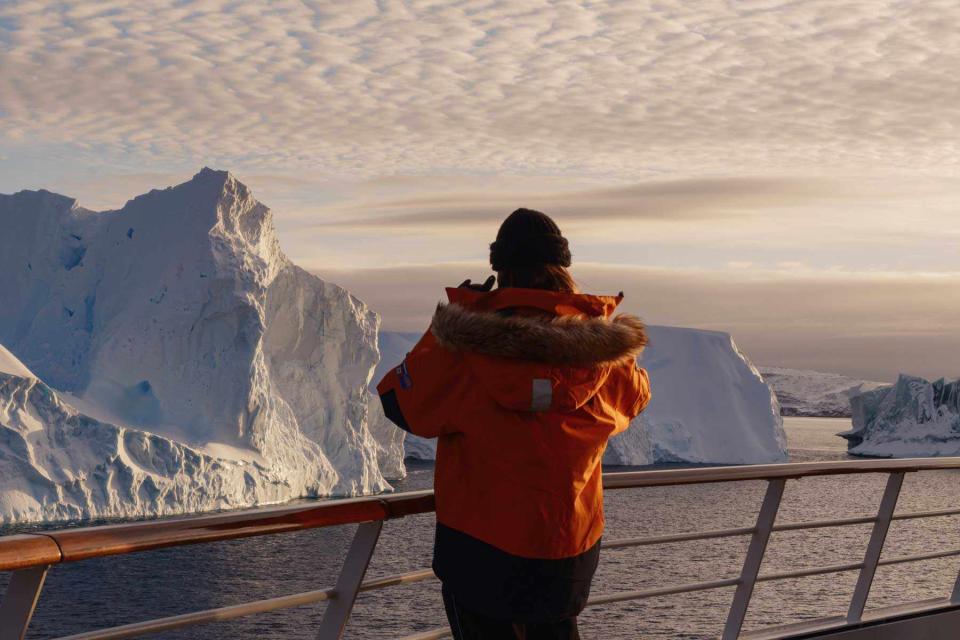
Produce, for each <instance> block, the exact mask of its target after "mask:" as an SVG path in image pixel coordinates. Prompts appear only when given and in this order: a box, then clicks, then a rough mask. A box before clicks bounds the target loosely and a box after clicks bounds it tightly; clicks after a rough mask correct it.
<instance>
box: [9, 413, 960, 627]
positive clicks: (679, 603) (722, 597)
mask: <svg viewBox="0 0 960 640" xmlns="http://www.w3.org/2000/svg"><path fill="white" fill-rule="evenodd" d="M786 425H787V432H788V441H789V444H790V448H791V459H793V460H797V461H806V460H824V459H843V458H845V457H846V454H845V452H844V451H845V445H844V442H843V441H842V440H841V439H839V438H837V437H836V436H834V435H833V434H835V433H836V432H837V431H842V430H844V429H847V428H849V421H845V420H836V419H824V420H821V419H804V418H792V419H790V418H788V419H787V420H786ZM432 478H433V475H432V469H431V467H430V466H429V465H422V464H420V465H415V466H413V467H412V468H411V472H410V476H409V477H408V478H407V479H406V480H405V481H404V482H402V483H400V484H399V486H398V487H397V488H398V490H401V491H406V490H413V489H420V488H426V487H429V486H430V484H431V482H432ZM958 480H960V475H958V474H957V473H956V472H934V473H926V474H919V475H918V474H913V475H908V476H907V480H906V481H905V483H904V488H903V492H902V495H901V500H900V506H899V509H900V510H903V511H907V510H909V511H913V510H921V509H923V510H926V509H947V508H952V507H955V506H956V504H957V500H958V494H960V482H958ZM884 481H885V476H882V475H872V476H837V477H832V478H831V477H826V478H810V479H806V480H802V481H791V482H789V483H788V484H787V490H786V493H785V495H784V503H783V506H782V508H781V513H780V517H779V519H780V521H781V522H788V521H797V520H809V519H822V518H834V517H852V516H857V515H873V513H874V512H875V510H876V508H877V505H878V504H879V500H880V494H881V492H882V490H883V484H884ZM763 488H764V484H763V483H762V482H744V483H733V484H718V485H702V486H688V487H663V488H657V489H643V490H621V491H610V492H608V493H607V498H606V505H607V506H606V511H607V520H608V528H607V534H606V537H607V539H614V538H621V537H625V536H639V535H648V534H656V533H671V532H680V531H694V530H698V529H714V528H725V527H739V526H750V525H751V524H752V520H753V518H754V517H755V516H756V510H757V509H758V507H759V504H760V500H761V498H762V495H763ZM958 524H960V522H958V519H957V518H956V517H947V518H936V519H929V520H916V521H901V522H895V523H894V524H893V527H892V529H891V532H890V536H889V538H888V541H887V546H886V549H885V552H884V554H885V557H890V556H896V555H904V554H912V553H923V552H928V551H931V550H935V549H936V550H939V549H953V548H957V547H960V526H958ZM352 535H353V527H339V528H336V529H329V530H316V531H308V532H302V533H294V534H285V535H277V536H270V537H263V538H250V539H246V540H236V541H230V542H220V543H213V544H206V545H198V546H193V547H180V548H176V549H167V550H161V551H153V552H149V553H141V554H134V555H128V556H118V557H115V558H109V559H102V560H90V561H86V562H81V563H77V564H73V565H64V566H60V567H55V568H54V569H53V570H52V571H51V573H50V576H49V578H48V579H47V586H46V587H45V589H44V592H43V595H42V596H41V599H40V603H39V607H38V610H37V615H36V617H35V622H34V625H33V627H32V633H31V635H30V637H31V638H51V637H55V636H58V635H64V634H68V633H76V632H79V631H85V630H90V629H93V628H97V627H105V626H112V625H118V624H123V623H128V622H134V621H137V620H143V619H147V618H153V617H159V616H167V615H174V614H178V613H185V612H188V611H191V610H196V609H201V608H209V607H219V606H224V605H229V604H236V603H240V602H244V601H247V600H252V599H258V598H266V597H271V596H279V595H283V594H288V593H294V592H298V591H306V590H311V589H317V588H323V587H327V586H330V585H332V584H333V583H334V580H335V576H336V573H337V571H338V570H339V563H340V562H341V560H342V558H343V554H344V550H345V548H346V546H347V544H348V543H349V541H350V537H351V536H352ZM868 535H869V526H856V527H843V528H834V529H823V530H816V531H802V532H784V533H778V534H774V536H773V538H772V539H771V543H770V547H769V549H768V555H767V559H766V561H765V563H764V571H783V570H788V569H793V568H799V567H809V566H814V565H824V564H840V563H845V562H859V561H860V560H862V555H863V551H864V546H865V544H866V540H867V537H868ZM432 537H433V517H432V515H424V516H415V517H411V518H405V519H402V520H397V521H393V522H389V523H387V524H386V526H385V527H384V533H383V535H382V537H381V542H380V545H379V546H378V548H377V551H376V554H375V555H374V559H373V563H372V565H371V568H370V572H369V574H368V575H369V576H378V575H387V574H393V573H398V572H401V571H408V570H412V569H419V568H423V567H426V566H428V565H429V560H430V548H431V544H432ZM746 543H747V539H746V538H733V539H726V540H712V541H701V542H694V543H677V544H670V545H663V546H658V547H641V548H634V549H623V550H611V551H608V552H605V553H604V554H603V559H602V562H601V567H600V570H599V571H598V574H597V579H596V581H595V583H594V591H595V593H609V592H611V591H619V590H628V589H643V588H651V587H655V586H663V585H668V584H677V583H688V582H695V581H700V580H712V579H716V578H721V577H732V576H735V575H736V574H737V573H738V572H739V568H740V562H741V561H742V557H743V553H744V552H745V550H746ZM957 570H958V561H957V559H947V560H933V561H928V562H923V563H917V564H906V565H898V566H894V567H885V568H881V569H880V570H879V572H878V575H877V582H876V584H875V585H874V589H873V591H872V592H871V594H870V602H869V605H868V606H869V607H878V606H885V605H889V604H895V603H898V602H904V601H909V600H918V599H923V598H931V597H939V596H944V595H947V594H949V592H950V589H951V588H952V586H953V582H954V580H955V578H956V576H957ZM855 579H856V575H855V574H854V573H843V574H830V575H826V576H816V577H810V578H803V579H798V580H790V581H785V582H776V583H762V584H760V585H758V587H757V590H756V593H755V596H754V600H753V603H752V605H751V607H750V612H749V615H748V619H747V627H748V628H756V627H761V626H766V625H770V624H775V623H781V622H787V621H796V620H802V619H807V618H813V617H820V616H824V615H831V614H839V613H842V612H845V611H846V606H847V602H848V600H849V597H850V594H851V593H852V589H853V583H854V581H855ZM5 581H6V578H5V577H2V578H0V583H5ZM731 597H732V590H731V589H722V590H716V591H708V592H701V593H696V594H687V595H679V596H670V597H664V598H656V599H651V600H647V601H640V602H628V603H618V604H611V605H606V606H603V607H598V608H593V609H589V610H587V611H586V612H585V613H584V614H583V617H582V627H583V632H584V637H586V638H638V637H643V638H707V637H714V636H715V635H716V634H717V633H718V631H719V629H720V628H721V627H722V623H723V618H724V616H725V614H726V609H727V607H728V606H729V603H730V599H731ZM323 607H324V605H323V604H319V605H315V606H310V607H301V608H298V609H289V610H286V611H279V612H274V613H270V614H264V615H260V616H255V617H252V618H248V619H239V620H234V621H229V622H223V623H217V624H212V625H205V626H201V627H194V628H193V629H186V630H182V631H178V632H170V633H166V634H161V635H157V636H153V637H155V638H169V639H171V640H172V639H174V638H188V639H191V640H200V639H203V640H215V639H220V638H228V637H229V638H254V637H255V638H257V639H258V640H280V639H288V638H290V639H307V638H310V639H312V638H314V637H315V636H316V631H317V624H318V622H319V620H320V617H321V615H322V613H323ZM443 621H444V617H443V612H442V608H441V606H440V597H439V589H438V587H437V585H436V584H435V583H420V584H416V585H408V586H402V587H392V588H389V589H385V590H380V591H375V592H370V593H366V594H362V595H361V596H360V598H359V600H358V604H357V607H356V609H355V611H354V615H353V617H352V619H351V624H350V626H349V628H348V631H347V637H349V638H390V637H400V636H402V635H405V634H409V633H412V632H414V631H418V630H425V629H429V628H433V627H435V626H438V625H440V624H442V623H443Z"/></svg>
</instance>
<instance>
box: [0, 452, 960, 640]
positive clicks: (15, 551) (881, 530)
mask: <svg viewBox="0 0 960 640" xmlns="http://www.w3.org/2000/svg"><path fill="white" fill-rule="evenodd" d="M947 469H960V457H957V458H927V459H900V460H849V461H837V462H804V463H786V464H766V465H749V466H730V467H699V468H689V469H669V470H655V471H636V472H619V473H607V474H604V477H603V481H604V487H605V488H606V489H607V490H621V489H641V488H649V487H669V486H679V485H695V484H708V483H720V482H742V481H766V483H767V484H766V492H765V494H764V497H763V500H762V502H761V505H760V510H759V512H758V514H757V517H756V521H755V524H754V525H753V526H750V527H741V528H730V529H716V530H707V531H697V532H681V533H673V534H665V535H657V536H648V537H638V538H628V539H622V540H611V541H604V543H603V548H604V549H605V550H607V551H610V550H615V549H625V548H630V547H641V546H651V545H662V544H674V543H681V542H692V541H699V540H711V539H718V538H729V537H735V536H749V545H748V548H747V552H746V555H745V557H744V560H743V564H742V567H741V570H740V573H739V574H738V575H736V576H731V577H725V578H719V579H715V580H710V581H704V582H693V583H689V584H678V585H670V586H663V587H658V588H654V589H644V590H635V591H619V592H618V591H614V592H612V593H606V594H601V595H596V596H594V597H592V598H591V599H590V601H589V603H588V606H602V605H610V604H613V603H618V602H625V601H631V600H642V599H647V598H653V597H658V596H666V595H672V594H682V593H692V592H698V591H706V590H710V589H720V588H733V597H732V600H731V604H730V607H729V609H728V611H727V615H726V622H725V624H724V627H723V629H722V630H720V629H718V632H720V636H719V637H720V638H722V640H732V639H734V638H739V637H747V636H750V637H754V635H755V634H754V632H751V633H749V634H741V630H742V627H743V621H744V618H745V616H746V613H747V609H748V607H749V605H750V600H751V597H752V595H753V591H754V587H755V585H756V584H757V583H758V582H770V581H779V580H787V579H792V578H802V577H807V576H815V575H821V574H828V573H839V572H848V571H857V572H859V575H858V578H857V582H856V586H855V587H854V590H853V593H852V596H851V598H850V602H849V607H848V610H847V614H846V616H840V617H837V618H824V619H822V620H820V621H814V622H813V623H808V624H807V625H806V626H805V627H804V628H805V629H806V630H807V631H809V630H810V629H821V630H829V629H843V628H853V627H856V626H857V625H859V624H861V623H862V622H863V620H864V607H865V605H866V602H867V596H868V595H869V593H870V588H871V585H872V584H873V580H874V576H875V574H876V571H877V568H878V567H881V566H886V565H893V564H902V563H908V562H919V561H922V560H931V559H936V558H947V557H951V556H958V555H960V549H945V550H940V551H934V552H930V553H924V554H915V555H907V556H899V557H892V558H881V553H882V551H883V546H884V541H885V540H886V537H887V532H888V530H889V528H890V524H891V522H893V521H895V520H908V519H920V518H937V517H944V516H952V515H958V514H960V509H945V510H939V511H923V512H908V513H896V505H897V500H898V497H899V495H900V488H901V486H902V484H903V479H904V475H905V474H907V473H915V472H921V471H936V470H947ZM864 473H880V474H887V482H886V487H885V489H884V491H883V495H882V497H881V500H880V505H879V509H878V510H877V512H876V514H875V515H873V516H867V517H856V518H837V519H830V520H815V521H807V522H789V523H778V522H777V521H776V519H777V513H778V511H779V509H780V503H781V500H782V497H783V493H784V487H785V486H786V483H787V481H788V480H796V479H802V478H809V477H815V476H828V475H842V474H864ZM433 510H434V500H433V493H432V492H431V491H417V492H408V493H399V494H389V495H383V496H372V497H365V498H356V499H345V500H328V501H321V502H314V503H309V504H296V505H286V506H277V507H265V508H258V509H250V510H244V511H233V512H223V513H215V514H210V515H202V516H191V517H177V518H168V519H160V520H152V521H143V522H132V523H122V524H112V525H104V526H94V527H86V528H70V529H58V530H47V531H38V532H35V533H25V534H17V535H10V536H5V537H0V571H9V572H12V575H11V577H10V581H9V583H8V586H7V589H6V592H5V594H4V596H3V600H2V601H0V640H22V639H23V638H24V637H25V635H26V633H27V629H28V626H29V624H30V620H31V618H32V616H33V612H34V609H35V607H36V604H37V600H38V598H39V596H40V592H41V590H42V588H43V583H44V579H45V578H46V576H47V573H48V571H49V570H50V569H51V568H52V567H53V566H54V565H58V564H63V563H68V562H79V561H83V560H88V559H91V558H102V557H106V556H114V555H122V554H128V553H136V552H141V551H150V550H154V549H163V548H168V547H175V546H179V545H186V544H199V543H207V542H214V541H221V540H234V539H238V538H245V537H251V536H263V535H274V534H280V533H288V532H293V531H303V530H306V529H314V528H319V527H332V526H342V525H351V524H356V525H358V527H357V530H356V533H355V535H354V537H353V540H352V542H351V544H350V546H349V548H348V549H347V553H346V557H345V559H344V562H343V565H342V568H341V571H340V573H339V576H338V578H337V580H336V584H335V585H334V586H332V587H328V588H325V589H319V590H316V591H306V592H303V593H296V594H292V595H285V596H280V597H275V598H269V599H264V600H257V601H254V602H247V603H244V604H237V605H231V606H226V607H220V608H215V609H207V610H203V611H196V612H191V613H185V614H182V615H176V616H171V617H165V618H158V619H153V620H147V621H142V622H136V623H133V624H126V625H122V626H117V627H111V628H108V629H99V630H94V631H88V632H84V633H77V634H73V635H69V636H63V637H61V638H59V639H58V640H119V639H120V638H134V637H138V636H143V635H146V634H151V633H157V632H161V631H169V630H173V629H179V628H183V627H190V626H194V625H199V624H204V623H211V622H218V621H223V620H230V619H233V618H238V617H241V616H249V615H254V614H258V613H265V612H268V611H275V610H278V609H285V608H289V607H298V606H303V605H308V604H313V603H318V602H322V601H327V602H328V604H327V607H326V609H325V611H324V615H323V617H322V619H321V620H320V623H319V625H318V630H317V633H318V638H320V639H321V640H329V639H332V638H340V637H342V635H343V633H344V630H345V628H346V626H347V622H348V621H349V618H350V614H351V611H352V610H353V607H354V604H355V602H356V599H357V595H358V594H359V593H362V592H365V591H371V590H374V589H382V588H386V587H391V586H395V585H402V584H410V583H415V582H420V581H423V580H431V579H435V577H434V575H433V572H432V571H431V570H430V569H422V570H419V571H411V572H407V573H401V574H397V575H390V576H383V577H377V578H366V573H367V568H368V566H369V564H370V559H371V557H372V555H373V552H374V549H375V548H376V545H377V541H378V540H379V537H380V532H381V530H382V527H383V524H384V522H386V521H388V520H392V519H395V518H402V517H406V516H411V515H415V514H424V513H430V512H432V511H433ZM864 524H872V525H873V526H872V530H871V533H870V537H869V540H868V542H867V545H866V550H865V553H864V556H863V560H862V561H861V562H856V563H849V564H839V565H828V566H820V567H813V568H804V569H796V570H793V571H784V572H778V573H761V571H760V569H761V564H762V562H763V558H764V553H765V551H766V548H767V543H768V541H769V540H770V537H771V535H772V534H773V533H775V532H781V531H800V530H807V529H822V528H828V527H843V526H850V525H864ZM915 604H916V606H914V607H912V608H911V605H910V603H905V605H906V606H905V607H899V608H896V609H891V612H892V611H894V610H895V611H897V612H899V613H903V612H904V611H912V612H917V611H921V612H928V613H931V612H934V613H935V612H937V611H948V610H953V609H956V608H957V607H960V577H958V580H957V582H956V583H955V585H954V587H953V590H952V593H950V594H949V595H946V596H945V597H944V598H943V599H937V600H934V601H924V602H922V603H915ZM891 615H893V613H891ZM882 619H883V614H882V612H881V613H880V614H877V612H873V613H872V615H871V620H872V621H874V622H875V621H877V620H881V621H882ZM444 637H449V629H447V628H446V627H443V628H437V629H433V630H430V631H426V632H420V633H415V634H413V635H408V636H406V638H405V639H404V640H428V639H432V638H444ZM757 637H759V636H757ZM762 637H764V638H779V637H787V636H786V635H779V634H778V633H777V632H776V631H775V628H769V629H768V630H767V631H766V634H765V635H763V636H762Z"/></svg>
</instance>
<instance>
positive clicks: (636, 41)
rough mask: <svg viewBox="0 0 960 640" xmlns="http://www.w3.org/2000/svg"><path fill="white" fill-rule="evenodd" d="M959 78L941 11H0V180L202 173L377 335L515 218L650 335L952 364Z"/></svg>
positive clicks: (781, 351)
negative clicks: (377, 317)
mask: <svg viewBox="0 0 960 640" xmlns="http://www.w3.org/2000/svg"><path fill="white" fill-rule="evenodd" d="M956 69H960V4H958V3H957V2H956V1H955V0H950V1H942V2H941V1H938V0H924V1H922V2H891V1H882V0H857V1H848V0H827V1H819V0H805V1H802V2H796V1H790V2H784V1H772V0H742V1H735V2H734V1H727V2H715V1H710V0H703V1H696V2H689V1H683V0H661V1H658V2H642V1H629V2H559V1H558V2H541V1H536V2H535V1H529V2H526V1H510V2H393V1H390V0H384V1H381V2H314V1H307V0H303V1H297V2H292V1H291V2H287V1H284V0H280V1H274V2H236V1H230V2H226V1H221V0H198V1H195V2H190V1H186V2H155V1H153V0H138V1H137V2H128V1H126V0H103V1H99V0H88V1H84V2H32V1H29V0H27V1H16V0H13V1H10V0H8V1H6V2H2V3H0V192H3V193H10V192H14V191H18V190H20V189H26V188H29V189H35V188H41V187H42V188H47V189H50V190H53V191H57V192H61V193H64V194H67V195H71V196H74V197H77V198H78V199H79V200H80V203H81V205H83V206H86V207H88V208H92V209H108V208H116V207H119V206H122V204H123V203H124V202H125V201H126V200H127V199H129V198H131V197H133V196H135V195H137V194H139V193H141V192H143V191H146V190H148V189H150V188H155V187H163V186H168V185H171V184H175V183H178V182H182V181H184V180H186V179H188V178H189V177H190V176H191V175H192V174H193V173H195V172H196V170H197V169H199V168H200V167H201V166H204V165H208V166H212V167H215V168H219V169H229V170H230V171H232V172H233V173H234V174H235V175H236V176H237V177H238V178H239V179H241V180H242V181H244V182H245V183H247V184H248V185H250V186H251V187H252V188H253V189H254V192H255V194H256V195H257V197H258V198H259V199H260V200H262V201H263V202H265V203H266V204H267V205H269V206H270V207H271V208H272V209H273V210H274V214H275V218H276V223H277V227H278V229H279V232H280V237H281V242H282V245H283V247H284V249H285V251H286V252H287V253H288V255H290V257H291V258H292V259H293V260H294V261H296V262H297V263H299V264H301V265H302V266H304V267H306V268H309V269H311V270H313V271H315V272H317V273H319V274H321V275H323V276H325V277H328V278H330V279H332V280H334V281H337V282H340V283H342V284H344V285H345V286H348V287H349V288H350V289H351V290H353V291H355V292H356V293H357V294H358V295H360V296H361V297H363V298H364V299H365V300H367V301H368V302H369V303H370V304H371V305H372V306H374V308H376V309H377V310H378V311H380V312H381V313H382V315H383V317H384V325H385V327H387V328H392V329H401V330H417V329H422V328H423V327H424V325H425V323H426V322H427V318H428V317H429V313H430V311H431V309H432V307H433V304H434V303H435V301H436V300H437V299H438V298H439V297H440V295H441V292H440V289H441V287H442V286H443V285H444V284H451V283H454V282H455V281H459V280H460V279H462V278H464V277H468V276H470V277H474V278H477V279H481V278H483V277H484V276H485V275H486V266H485V258H486V244H487V243H488V242H489V241H490V240H491V239H492V237H493V235H494V234H495V232H496V227H497V224H498V222H499V220H500V219H501V218H502V217H503V216H505V215H506V214H507V213H509V212H510V211H511V210H512V209H514V208H516V207H517V206H530V207H536V208H541V209H542V210H544V211H547V212H548V213H551V214H552V215H554V216H555V217H556V218H557V220H558V221H559V222H560V224H561V226H562V228H563V229H564V231H565V232H566V233H567V235H568V236H569V237H570V239H571V245H572V248H573V252H574V260H575V270H574V274H575V276H576V277H577V278H578V279H579V281H580V282H581V284H582V285H583V286H584V288H585V289H588V290H591V291H597V292H601V291H603V292H609V291H613V292H615V291H617V290H620V289H623V290H624V291H625V293H626V294H627V300H626V302H625V305H626V307H627V308H628V309H629V310H630V311H634V312H637V313H639V314H640V315H641V316H642V317H644V318H645V319H647V320H648V321H650V322H655V323H670V324H681V325H686V326H695V327H702V328H713V329H722V330H726V331H730V332H731V333H733V335H734V337H735V338H736V339H737V341H738V343H740V345H741V347H743V349H744V350H745V351H746V352H747V353H748V354H749V355H750V356H751V357H752V358H753V359H754V360H755V361H757V362H758V363H759V364H764V365H782V366H794V367H804V368H816V369H822V370H832V371H841V372H846V373H850V374H854V375H860V376H865V377H872V378H880V379H889V378H891V377H893V376H895V375H896V373H897V372H898V371H901V370H902V371H908V372H913V373H918V374H923V375H927V376H937V375H952V376H956V375H960V295H958V294H960V258H958V255H960V217H958V206H957V205H958V200H960V181H958V177H960V176H958V173H960V172H958V167H960V82H958V81H957V77H956Z"/></svg>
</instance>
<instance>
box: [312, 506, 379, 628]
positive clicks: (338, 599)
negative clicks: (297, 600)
mask: <svg viewBox="0 0 960 640" xmlns="http://www.w3.org/2000/svg"><path fill="white" fill-rule="evenodd" d="M381 529H383V521H382V520H374V521H372V522H363V523H361V524H360V525H359V526H358V527H357V533H356V534H354V536H353V542H352V543H351V544H350V550H349V551H347V558H346V560H344V561H343V568H342V569H341V570H340V575H339V576H338V577H337V585H336V586H335V587H334V588H333V595H332V596H331V599H330V604H328V605H327V610H326V611H325V612H324V614H323V621H322V622H321V623H320V633H319V634H318V635H317V638H318V640H339V638H340V637H342V636H343V630H344V629H345V628H346V626H347V620H349V619H350V612H351V611H353V603H354V601H356V599H357V592H358V591H359V590H360V585H361V584H362V583H363V576H364V575H366V573H367V567H368V566H369V565H370V558H371V557H372V556H373V550H374V549H375V548H376V547H377V540H379V539H380V530H381Z"/></svg>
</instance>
